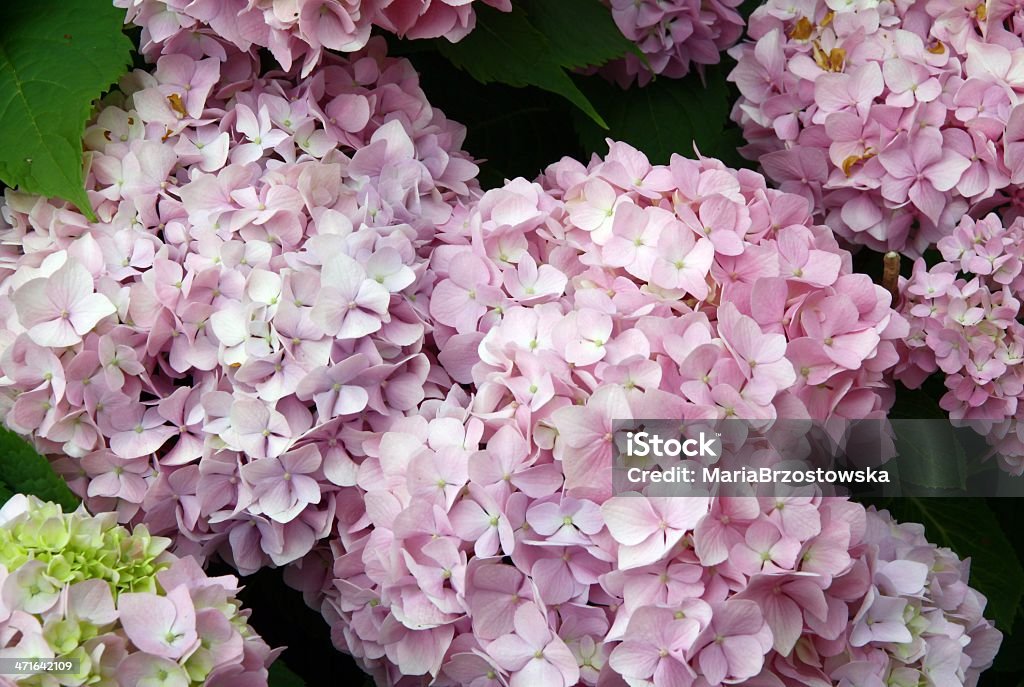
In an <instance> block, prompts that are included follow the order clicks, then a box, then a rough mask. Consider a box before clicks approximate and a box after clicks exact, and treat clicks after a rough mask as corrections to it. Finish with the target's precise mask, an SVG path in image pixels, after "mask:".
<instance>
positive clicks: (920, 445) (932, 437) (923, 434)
mask: <svg viewBox="0 0 1024 687" xmlns="http://www.w3.org/2000/svg"><path fill="white" fill-rule="evenodd" d="M892 426H893V428H894V430H895V433H896V453H897V454H898V456H899V457H898V461H899V474H900V482H901V483H902V484H903V485H904V487H905V488H906V487H909V486H911V485H913V486H917V487H924V488H925V489H958V490H959V489H964V488H965V487H966V482H967V454H966V452H965V451H964V448H963V446H962V445H961V444H960V440H959V439H958V438H957V434H956V432H955V431H954V430H953V425H952V424H950V423H949V421H948V420H947V419H946V418H942V419H932V420H898V419H897V420H894V421H893V423H892Z"/></svg>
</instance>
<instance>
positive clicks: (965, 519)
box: [889, 497, 1024, 632]
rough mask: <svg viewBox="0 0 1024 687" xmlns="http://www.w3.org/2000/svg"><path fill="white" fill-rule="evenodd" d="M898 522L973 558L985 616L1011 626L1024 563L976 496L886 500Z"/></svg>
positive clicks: (1023, 591) (1022, 593) (1023, 587)
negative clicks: (984, 600) (914, 524)
mask: <svg viewBox="0 0 1024 687" xmlns="http://www.w3.org/2000/svg"><path fill="white" fill-rule="evenodd" d="M889 510H890V512H892V515H893V517H895V518H896V519H897V520H899V521H901V522H919V523H922V524H923V525H924V527H925V530H926V532H927V534H928V539H929V540H930V541H932V542H933V543H935V544H938V545H939V546H947V547H949V548H950V549H952V550H953V551H955V552H956V553H957V554H958V555H959V556H961V557H962V558H963V557H970V559H971V578H970V583H971V586H972V587H974V588H975V589H977V590H978V591H980V592H981V593H982V594H984V595H985V597H986V598H987V599H988V607H987V608H986V612H985V615H986V617H989V618H992V619H993V620H995V623H996V626H997V627H999V629H1001V630H1003V631H1004V632H1005V631H1008V630H1009V629H1010V628H1012V627H1013V623H1014V617H1015V616H1016V615H1017V611H1018V609H1019V608H1020V605H1021V600H1022V598H1024V567H1021V562H1020V560H1019V558H1018V555H1017V553H1016V551H1015V550H1014V547H1013V544H1012V543H1011V542H1010V540H1009V538H1007V536H1006V534H1005V533H1004V532H1003V529H1002V527H1001V525H1000V520H999V518H997V517H996V515H995V514H994V513H993V512H992V509H991V508H990V507H989V505H988V504H987V503H986V501H985V500H984V499H979V498H915V497H906V498H896V499H893V500H892V502H891V503H890V504H889Z"/></svg>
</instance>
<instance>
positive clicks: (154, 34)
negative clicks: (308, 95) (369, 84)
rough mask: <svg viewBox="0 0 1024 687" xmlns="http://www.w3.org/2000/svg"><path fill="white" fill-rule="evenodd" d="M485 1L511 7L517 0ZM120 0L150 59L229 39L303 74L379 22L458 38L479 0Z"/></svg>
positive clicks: (352, 48)
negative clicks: (263, 51) (298, 68)
mask: <svg viewBox="0 0 1024 687" xmlns="http://www.w3.org/2000/svg"><path fill="white" fill-rule="evenodd" d="M480 1H481V2H483V3H485V4H487V5H490V6H491V7H496V8H497V9H499V10H501V11H503V12H509V11H511V10H512V3H511V0H480ZM114 6H116V7H122V8H125V9H126V10H127V11H128V16H127V20H126V22H129V23H132V24H136V25H138V26H140V27H141V28H142V46H141V48H142V53H143V55H145V56H146V57H148V58H150V59H154V60H155V59H156V58H157V57H158V56H159V55H164V54H169V53H180V54H191V55H196V53H198V52H201V51H206V52H208V53H209V52H210V45H211V44H215V43H217V42H219V41H225V42H227V43H229V44H230V45H231V46H232V47H233V48H234V49H237V50H242V51H248V50H249V49H250V48H252V47H256V48H266V49H267V50H269V51H270V52H271V53H272V54H273V55H274V58H275V59H277V61H278V62H279V63H280V64H281V66H283V67H284V68H285V69H286V70H290V69H291V68H292V65H293V64H301V65H302V75H303V76H306V75H308V74H309V73H310V71H312V70H313V68H314V67H315V66H316V65H317V64H318V63H319V62H320V60H321V58H322V57H323V55H324V54H326V53H325V50H326V51H332V50H333V51H337V52H356V51H358V50H362V49H363V47H365V46H366V44H367V42H368V41H369V39H370V31H371V29H372V28H373V27H375V26H376V27H379V28H382V29H384V30H385V31H389V32H391V33H394V34H397V35H398V36H401V37H405V38H440V37H444V38H446V39H448V40H449V41H452V42H456V41H459V40H461V39H462V38H464V37H465V36H466V35H467V34H468V33H469V32H470V31H472V30H473V28H474V27H475V26H476V15H475V14H474V11H473V0H114ZM224 54H225V53H224V50H223V49H220V56H221V57H222V58H223V56H224Z"/></svg>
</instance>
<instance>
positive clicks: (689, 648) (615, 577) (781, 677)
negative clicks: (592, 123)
mask: <svg viewBox="0 0 1024 687" xmlns="http://www.w3.org/2000/svg"><path fill="white" fill-rule="evenodd" d="M625 169H628V170H629V172H628V173H623V170H625ZM638 179H650V181H651V183H650V185H647V183H646V182H644V183H642V184H640V183H636V182H637V180H638ZM595 180H596V181H600V183H595ZM588 189H589V190H588ZM609 190H610V192H609ZM595 199H596V200H595ZM705 204H709V207H708V208H707V209H706V210H703V212H702V206H703V205H705ZM609 209H610V210H611V217H610V218H609V217H608V216H607V213H608V210H609ZM712 217H714V218H716V219H714V221H712V220H710V219H709V218H712ZM729 218H731V219H729ZM577 221H579V222H580V223H581V224H582V226H581V225H579V224H577ZM723 222H725V223H723ZM652 225H653V227H655V228H654V229H652ZM707 229H710V230H711V231H710V233H711V235H712V236H711V237H709V236H708V234H707V231H706V230H707ZM719 229H721V230H722V231H719ZM667 231H675V232H680V231H685V232H690V233H691V234H692V240H693V245H694V246H696V245H697V244H698V243H700V242H701V241H704V242H706V243H705V244H704V245H706V246H709V248H710V264H709V265H708V266H707V268H706V269H702V270H701V274H700V276H699V277H697V276H695V277H694V279H693V280H692V282H691V283H688V284H686V285H684V286H681V287H679V288H672V289H667V288H664V287H662V286H660V285H658V284H656V283H652V281H651V280H652V276H653V275H652V274H651V273H650V272H649V271H648V270H647V269H645V266H644V265H643V264H642V262H643V261H644V260H645V258H644V257H643V255H644V248H645V247H646V245H647V244H648V242H650V244H651V245H654V246H656V245H657V242H658V241H659V240H660V236H658V233H659V232H660V233H661V234H664V233H665V232H667ZM716 233H721V234H730V235H731V236H726V237H725V238H724V239H723V240H720V241H718V242H716V241H714V240H713V236H714V234H716ZM437 241H438V243H437V244H436V246H435V247H434V250H433V252H432V255H431V258H430V269H431V270H432V271H433V272H434V273H435V278H436V280H437V283H438V284H444V283H447V284H448V285H449V286H447V287H445V289H440V288H437V289H434V291H433V293H432V294H431V300H432V302H431V304H430V306H429V312H430V313H432V314H433V315H434V321H433V322H432V327H433V328H432V331H431V338H432V344H433V345H435V346H437V349H436V350H438V351H440V354H439V356H438V363H439V364H438V366H437V367H436V368H434V369H432V371H431V374H432V375H436V374H437V372H435V370H444V371H446V372H448V373H449V375H450V377H451V378H452V379H454V380H458V381H459V384H454V385H449V386H448V387H447V389H446V391H445V392H443V393H436V394H435V395H432V396H428V397H426V398H424V399H423V400H422V401H421V402H420V403H419V405H418V407H417V408H416V410H415V412H412V413H410V414H409V415H408V416H405V417H397V416H392V417H390V418H387V419H384V418H368V419H367V420H366V421H364V422H360V423H357V422H355V421H353V422H352V423H351V424H346V425H345V427H344V429H343V430H342V431H341V432H338V433H333V432H332V433H330V434H327V435H325V436H330V437H332V439H330V441H331V442H333V443H332V444H331V446H332V447H333V448H334V450H343V451H344V454H345V456H346V457H347V460H349V461H351V464H352V465H351V466H350V468H349V469H350V470H351V471H352V472H353V473H354V475H353V476H352V477H351V478H350V479H348V480H346V481H345V483H344V484H343V485H339V489H338V490H337V491H336V492H335V493H333V494H331V495H330V498H331V502H332V503H334V504H335V509H336V510H335V523H336V526H335V529H334V531H333V533H332V536H331V537H330V539H329V541H328V542H321V543H319V544H317V546H316V548H315V549H314V550H313V551H312V552H310V553H309V554H308V555H307V556H306V557H305V558H304V559H303V560H302V561H301V562H300V563H296V564H293V567H292V568H291V569H290V570H289V571H288V579H289V580H290V582H291V583H292V584H294V585H295V586H297V587H298V588H300V589H302V590H303V592H304V594H305V595H306V598H307V600H308V601H309V602H310V603H311V604H312V605H313V606H314V607H317V608H320V609H321V610H322V611H323V612H324V615H325V617H326V618H328V620H329V621H330V622H331V625H332V627H333V629H334V632H333V637H334V640H335V644H336V646H338V647H339V648H340V649H342V650H343V651H347V652H349V653H351V654H352V655H353V656H355V657H356V660H357V661H358V662H359V663H360V665H361V666H363V667H364V668H365V669H366V670H367V671H368V672H370V673H371V674H372V675H374V676H375V678H376V679H377V680H378V681H380V682H381V683H384V684H388V683H389V682H397V681H398V680H399V679H400V678H403V677H404V679H406V680H407V681H408V680H419V681H436V682H437V683H438V684H447V685H452V686H453V687H454V686H456V685H460V686H461V685H474V686H476V685H488V686H490V685H527V684H533V683H536V684H552V685H559V684H563V685H569V684H573V685H576V684H583V685H593V686H596V685H613V684H629V685H651V684H662V683H664V684H680V685H684V686H685V685H707V686H708V687H710V686H712V685H720V684H731V683H740V682H750V683H760V682H765V683H771V684H780V683H782V684H807V685H820V684H833V683H836V684H838V683H842V682H843V681H844V680H846V681H851V684H852V680H854V679H855V678H856V679H863V680H867V681H873V682H872V684H884V680H885V679H886V678H887V677H888V676H889V675H890V674H891V673H892V671H896V670H898V671H904V672H901V673H900V675H901V676H904V677H906V678H907V679H908V680H909V681H910V682H911V683H916V682H917V681H918V680H927V679H929V678H928V677H927V676H929V675H933V676H936V677H937V678H938V679H942V680H948V679H953V677H954V676H955V679H957V680H960V681H961V682H962V683H963V684H972V683H973V682H974V681H975V680H976V678H977V675H978V674H979V673H980V671H981V670H983V669H984V668H985V667H987V666H988V665H989V664H990V663H991V660H992V658H993V656H994V650H995V648H996V647H997V646H998V642H999V638H1000V636H999V633H998V632H996V631H995V630H994V628H993V627H992V625H991V623H989V622H988V621H987V620H985V619H984V618H983V616H982V608H983V600H982V599H981V598H980V597H979V595H977V593H976V592H974V591H973V590H971V589H970V588H969V587H968V586H967V581H966V579H965V576H966V572H967V571H966V567H965V566H962V565H960V564H959V562H958V561H957V559H956V558H955V556H954V555H953V554H952V553H951V552H949V551H946V550H940V549H937V548H935V547H933V546H931V545H929V544H928V543H927V541H926V540H925V539H924V537H923V529H922V528H920V527H919V526H914V525H897V524H896V523H895V522H893V521H892V520H891V518H889V517H888V515H887V514H884V513H876V512H874V511H868V510H865V509H864V508H863V507H862V506H860V505H857V504H855V503H851V502H849V501H846V500H845V499H839V498H834V497H831V498H825V497H821V496H805V495H792V496H780V497H778V498H767V497H766V498H755V497H749V498H739V497H725V496H707V495H695V496H690V497H686V498H669V497H664V496H662V495H659V494H649V495H644V494H635V495H629V496H612V491H611V469H610V468H611V460H612V451H613V448H614V441H615V436H614V432H615V430H616V423H615V421H616V420H627V419H630V418H633V417H643V418H659V417H663V418H672V419H674V420H678V419H679V418H686V419H691V420H696V419H714V418H725V417H739V418H744V419H749V420H758V421H759V422H761V423H763V424H764V426H771V424H772V423H773V422H774V420H775V418H778V417H805V418H811V417H813V418H818V419H822V420H824V419H842V418H863V417H866V416H870V415H871V414H881V413H884V412H885V411H886V410H887V409H888V407H889V405H890V404H891V402H892V393H891V388H890V387H889V385H888V382H887V379H886V377H885V373H886V371H888V370H891V368H892V367H893V366H894V365H896V364H897V362H898V358H897V355H896V350H897V340H898V339H900V338H902V337H905V336H906V334H907V331H908V326H907V324H906V321H905V319H904V318H903V317H901V316H900V315H899V314H897V313H896V312H895V311H893V310H892V308H891V303H890V300H891V298H890V296H889V294H888V293H887V292H886V291H885V290H884V289H882V288H880V287H877V286H875V285H874V284H872V283H871V282H870V280H868V279H867V278H866V277H861V276H860V275H855V274H853V273H852V271H851V260H850V256H849V254H848V253H846V252H845V251H844V250H842V249H841V248H839V246H838V245H837V244H836V242H835V240H834V239H833V238H832V236H831V234H830V233H829V232H828V230H827V229H825V228H824V227H820V226H817V225H814V224H813V223H812V222H811V220H810V205H809V203H808V202H807V201H806V200H805V199H803V198H801V197H799V196H796V195H793V194H788V193H784V192H780V191H774V190H771V189H768V188H767V187H766V185H765V183H764V180H763V178H762V177H760V176H758V175H756V174H754V173H750V172H736V171H733V170H729V169H727V168H725V167H724V166H722V165H721V164H720V163H718V162H716V161H713V160H708V159H699V160H686V159H684V158H681V157H674V158H673V160H672V161H671V164H670V165H668V166H660V167H656V166H651V165H650V164H649V163H647V162H646V160H644V159H643V156H642V154H640V153H639V152H638V151H635V150H633V149H631V148H629V147H628V146H626V145H624V144H614V145H613V146H612V147H611V150H610V152H609V154H608V156H606V157H605V158H595V159H594V160H592V161H591V162H590V164H589V165H582V164H580V163H577V162H575V161H573V160H568V159H566V160H563V161H561V162H559V163H557V164H555V165H552V166H551V167H549V168H548V169H547V170H545V173H544V174H543V175H542V176H541V177H540V179H539V180H538V181H537V182H535V183H530V182H528V181H526V180H523V179H517V180H514V181H511V182H509V183H507V184H506V185H505V186H504V187H503V188H500V189H495V190H492V191H488V192H487V193H484V194H482V196H480V197H479V198H478V199H477V200H474V201H471V202H469V203H466V204H464V205H463V206H461V207H458V208H457V209H456V210H455V211H454V212H453V214H452V218H451V220H450V221H449V222H447V223H445V224H443V225H442V226H441V227H439V230H438V234H437ZM625 241H632V242H633V245H634V246H635V247H636V248H637V250H636V251H633V252H632V253H629V254H627V251H625V250H623V251H622V253H621V254H617V252H616V251H615V250H612V249H609V246H618V245H622V246H623V247H624V243H625ZM616 242H618V243H616ZM636 242H639V245H638V244H637V243H636ZM965 245H971V246H974V245H976V244H974V243H973V242H966V244H965ZM524 263H525V265H526V267H523V265H524ZM464 267H468V268H469V269H468V270H464V269H462V268H464ZM544 268H547V270H545V269H544ZM534 270H536V274H538V275H540V274H541V272H542V271H545V273H546V274H547V275H548V276H549V278H550V280H551V283H552V284H555V283H557V285H558V288H551V289H547V290H545V291H546V292H545V293H533V294H528V293H526V292H525V290H521V287H522V284H523V281H522V276H523V275H524V274H529V275H532V274H533V273H534ZM559 275H560V276H559ZM517 280H518V281H517ZM936 281H939V282H940V283H941V280H936ZM949 283H951V280H950V282H949ZM474 290H475V293H476V295H477V296H480V295H481V294H486V298H484V299H479V298H476V299H474V298H471V297H470V294H471V293H472V292H473V291H474ZM439 299H440V300H442V301H445V302H439ZM851 308H852V309H851ZM470 309H471V310H472V312H471V314H470V315H469V316H468V317H467V318H466V319H465V320H464V319H462V318H460V317H459V315H460V313H461V312H463V311H464V310H470ZM827 349H829V350H827ZM830 349H835V350H830ZM463 385H465V387H464V386H463ZM318 441H319V442H320V445H321V446H322V445H323V439H322V438H320V439H318ZM346 465H348V464H347V463H346ZM225 469H227V468H225ZM922 575H923V577H922ZM880 597H885V598H887V599H893V600H895V601H894V602H883V603H893V605H895V604H904V610H905V611H906V612H905V613H904V614H903V615H902V616H901V617H902V618H903V619H904V621H903V623H902V625H901V627H900V628H894V629H895V630H899V631H900V632H901V635H900V636H901V638H902V639H905V635H903V634H902V632H903V631H906V632H908V633H910V635H911V639H910V641H909V642H907V643H905V644H900V645H896V644H893V643H892V642H890V641H887V640H888V635H887V636H885V637H882V636H879V637H878V638H877V639H875V638H872V637H870V636H869V635H865V634H864V633H863V630H862V629H860V627H861V626H862V625H866V624H867V623H866V621H865V620H864V619H865V618H868V617H869V616H868V615H867V614H868V613H869V610H866V609H870V608H871V607H872V606H873V604H874V600H875V599H876V598H880ZM883 610H884V609H882V607H881V605H880V606H879V609H878V611H879V613H878V617H882V616H883V615H884V614H883V613H882V611H883ZM885 617H886V618H889V616H888V615H886V616H885ZM924 617H927V618H931V619H933V620H931V621H929V623H927V627H928V628H931V629H928V630H926V629H925V624H924V623H920V622H917V621H916V620H915V619H919V618H924ZM874 618H875V616H873V615H872V616H870V619H872V620H873V619H874ZM892 618H893V620H894V621H895V614H893V615H892ZM901 628H902V629H901ZM854 636H856V639H854ZM954 638H955V639H954ZM862 639H866V641H865V643H863V644H862V643H861V640H862ZM944 639H949V642H945V641H943V640H944ZM965 639H968V640H969V641H966V642H965V641H964V640H965ZM908 646H910V647H911V648H910V649H909V650H908V649H906V647H908ZM908 651H909V652H910V653H908ZM933 652H934V653H933ZM901 679H902V678H901Z"/></svg>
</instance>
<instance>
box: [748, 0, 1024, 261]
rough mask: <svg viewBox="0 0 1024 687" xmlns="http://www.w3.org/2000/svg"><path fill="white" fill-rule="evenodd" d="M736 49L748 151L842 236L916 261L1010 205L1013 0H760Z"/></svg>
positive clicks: (1023, 45) (1017, 151) (1013, 196)
mask: <svg viewBox="0 0 1024 687" xmlns="http://www.w3.org/2000/svg"><path fill="white" fill-rule="evenodd" d="M748 34H749V37H750V41H749V42H746V43H743V44H742V45H740V46H737V47H736V48H734V49H733V51H732V52H731V54H732V55H733V56H734V57H735V58H736V60H737V62H738V65H737V67H736V68H735V69H734V70H733V72H732V75H731V79H732V80H733V81H735V83H736V85H737V86H738V87H739V89H740V93H741V94H742V97H741V98H740V99H739V101H737V103H736V105H735V107H734V110H733V117H734V119H735V120H736V121H737V122H739V123H740V124H741V126H742V127H743V130H744V135H745V136H746V139H747V141H748V143H749V145H748V146H747V147H746V148H745V149H744V152H745V154H746V155H747V156H748V157H750V158H751V159H754V160H757V161H758V162H759V163H760V165H761V166H762V167H763V168H764V170H765V173H766V174H767V175H768V176H769V177H770V178H771V179H772V180H773V181H774V182H776V183H777V184H779V185H780V187H781V188H782V189H784V190H787V191H790V192H793V193H799V194H801V195H803V196H804V197H806V198H808V199H809V200H810V201H811V202H813V203H814V205H815V208H816V211H817V213H818V215H819V216H820V217H823V218H825V219H826V221H827V222H828V224H829V226H830V227H831V228H832V229H833V230H834V231H835V232H836V233H837V234H838V235H839V236H840V237H842V238H843V239H846V240H848V241H850V242H853V243H857V244H864V245H867V246H869V247H871V248H873V249H876V250H896V251H901V252H904V253H906V254H907V255H911V256H917V255H920V253H921V252H922V251H923V250H924V249H925V248H926V247H927V246H929V245H933V244H935V243H936V242H937V241H938V240H939V239H941V238H943V237H945V236H949V235H951V234H952V233H953V229H954V227H955V226H956V224H957V222H958V221H959V220H960V217H961V216H963V215H964V214H965V213H966V212H972V213H977V214H979V216H980V214H984V213H985V212H987V211H988V210H989V209H992V208H995V207H1006V209H1007V211H1008V212H1009V213H1010V214H1011V216H1014V215H1016V213H1017V212H1018V210H1017V207H1018V205H1019V194H1020V187H1019V184H1020V182H1021V181H1022V180H1024V176H1022V174H1021V170H1022V160H1024V158H1022V157H1021V146H1020V145H1019V140H1020V139H1021V125H1022V124H1024V109H1022V108H1020V107H1019V104H1020V103H1019V94H1018V92H1017V90H1016V88H1015V84H1016V80H1017V77H1016V76H1015V72H1014V67H1012V66H1011V65H1013V64H1015V60H1017V59H1019V57H1020V55H1021V54H1022V50H1024V42H1022V36H1024V34H1022V31H1021V25H1020V22H1019V18H1018V16H1017V13H1016V9H1015V8H1014V6H1013V5H1012V3H974V2H966V3H960V2H946V1H944V0H936V1H934V2H920V3H915V2H889V1H884V2H853V3H840V2H831V0H830V1H828V2H825V1H820V2H805V3H798V4H792V3H785V2H780V1H778V0H769V1H768V2H766V3H765V4H764V5H762V6H760V7H759V8H758V9H757V10H756V11H755V12H754V13H753V14H752V15H751V17H750V24H749V27H748Z"/></svg>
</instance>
